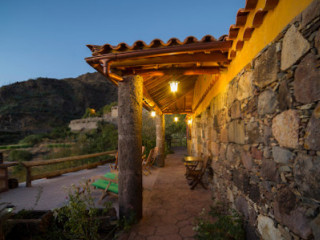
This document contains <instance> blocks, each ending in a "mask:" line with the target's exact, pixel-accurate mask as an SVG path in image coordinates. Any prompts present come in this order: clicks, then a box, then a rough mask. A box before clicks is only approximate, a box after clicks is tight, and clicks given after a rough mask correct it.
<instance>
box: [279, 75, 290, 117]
mask: <svg viewBox="0 0 320 240" xmlns="http://www.w3.org/2000/svg"><path fill="white" fill-rule="evenodd" d="M277 99H278V103H279V108H280V110H281V111H284V110H287V109H289V108H290V107H291V105H292V98H291V94H290V91H289V89H288V86H287V82H286V81H282V82H281V83H280V86H279V94H278V97H277Z"/></svg>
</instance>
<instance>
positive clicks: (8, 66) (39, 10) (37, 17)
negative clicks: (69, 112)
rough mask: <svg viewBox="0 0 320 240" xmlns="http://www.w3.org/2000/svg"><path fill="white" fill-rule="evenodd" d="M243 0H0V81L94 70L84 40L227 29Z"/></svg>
mask: <svg viewBox="0 0 320 240" xmlns="http://www.w3.org/2000/svg"><path fill="white" fill-rule="evenodd" d="M244 5H245V0H224V1H220V0H219V1H218V0H198V1H195V0H171V1H169V0H162V1H150V0H149V1H147V0H137V1H129V0H127V1H121V0H118V1H116V0H91V1H89V0H87V1H85V0H77V1H76V0H52V1H45V0H29V1H26V0H16V1H5V0H0V86H2V85H6V84H10V83H13V82H17V81H24V80H28V79H31V78H37V77H50V78H67V77H77V76H79V75H81V74H84V73H87V72H94V71H95V70H94V69H93V68H91V67H90V66H89V65H88V64H87V63H86V62H85V61H84V58H85V57H89V56H91V51H90V50H89V49H88V48H87V47H86V44H96V45H103V44H105V43H110V44H112V45H117V44H118V43H120V42H125V43H128V44H129V45H131V44H132V43H133V42H135V41H136V40H143V41H145V42H146V43H150V41H152V40H153V39H154V38H160V39H161V40H163V41H164V42H166V41H168V40H169V39H170V38H172V37H176V38H179V39H180V40H184V39H185V38H186V37H187V36H190V35H192V36H195V37H196V38H198V39H201V38H202V37H203V36H204V35H207V34H210V35H213V36H214V37H215V38H219V37H220V36H221V35H223V34H228V31H229V27H230V25H231V24H234V23H235V20H236V13H237V11H238V9H239V8H243V7H244Z"/></svg>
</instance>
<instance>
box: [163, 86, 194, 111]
mask: <svg viewBox="0 0 320 240" xmlns="http://www.w3.org/2000/svg"><path fill="white" fill-rule="evenodd" d="M192 91H193V88H192V89H191V90H189V91H188V92H187V93H185V94H183V95H181V96H179V97H178V98H177V100H176V101H175V102H171V103H168V104H167V105H164V106H162V110H163V111H165V110H166V109H167V108H169V107H170V106H172V105H173V104H175V103H176V102H178V101H179V100H181V99H183V98H185V96H186V95H188V94H190V93H191V92H192ZM184 104H185V103H184ZM184 108H185V106H184Z"/></svg>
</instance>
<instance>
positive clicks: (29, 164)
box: [22, 150, 117, 187]
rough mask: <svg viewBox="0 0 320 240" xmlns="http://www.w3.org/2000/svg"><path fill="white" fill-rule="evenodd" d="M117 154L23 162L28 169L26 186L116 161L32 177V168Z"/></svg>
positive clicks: (106, 161) (89, 164)
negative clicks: (43, 179) (37, 180)
mask: <svg viewBox="0 0 320 240" xmlns="http://www.w3.org/2000/svg"><path fill="white" fill-rule="evenodd" d="M116 153H117V150H113V151H107V152H101V153H93V154H86V155H80V156H72V157H65V158H57V159H50V160H35V161H30V162H22V165H23V166H24V167H25V168H26V186H27V187H31V181H33V180H36V179H41V178H52V177H56V176H60V175H61V174H64V173H69V172H75V171H79V170H83V169H91V168H95V167H97V166H99V165H103V164H105V163H108V162H112V161H114V158H113V159H105V160H101V161H98V162H94V163H88V164H84V165H81V166H77V167H72V168H66V169H60V170H55V171H50V172H46V173H41V174H37V175H32V172H31V168H32V167H38V166H45V165H50V164H57V163H63V162H70V161H76V160H82V159H88V158H94V157H100V156H107V155H111V156H115V155H116Z"/></svg>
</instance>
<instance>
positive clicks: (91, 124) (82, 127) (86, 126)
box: [69, 106, 118, 132]
mask: <svg viewBox="0 0 320 240" xmlns="http://www.w3.org/2000/svg"><path fill="white" fill-rule="evenodd" d="M101 121H102V122H109V123H112V124H115V125H118V106H113V107H112V108H111V112H109V113H106V114H104V115H103V116H102V117H90V118H84V119H74V120H72V121H70V124H69V128H70V129H71V131H72V132H81V131H84V132H86V131H90V130H93V129H97V127H98V123H99V122H101Z"/></svg>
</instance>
